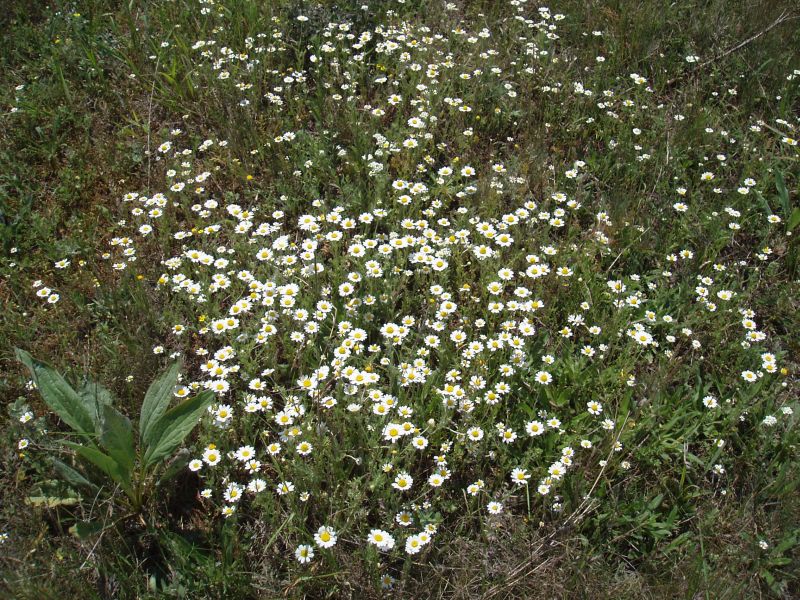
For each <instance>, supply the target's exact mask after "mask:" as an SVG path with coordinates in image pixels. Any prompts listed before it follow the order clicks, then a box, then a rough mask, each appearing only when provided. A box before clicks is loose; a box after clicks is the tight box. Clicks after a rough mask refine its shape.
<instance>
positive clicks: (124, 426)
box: [100, 404, 136, 472]
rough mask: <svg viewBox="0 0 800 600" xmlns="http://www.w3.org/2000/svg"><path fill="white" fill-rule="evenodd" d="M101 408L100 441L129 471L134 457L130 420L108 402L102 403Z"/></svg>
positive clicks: (131, 468)
mask: <svg viewBox="0 0 800 600" xmlns="http://www.w3.org/2000/svg"><path fill="white" fill-rule="evenodd" d="M101 410H102V414H101V417H100V419H101V421H100V443H101V444H102V445H103V447H104V448H105V449H106V451H107V452H108V453H109V454H110V455H111V457H112V458H113V459H114V460H115V461H117V462H118V463H119V464H120V465H121V466H122V467H123V468H124V469H125V470H126V471H129V472H130V471H132V470H133V461H134V460H135V459H136V450H135V448H134V446H133V427H132V426H131V422H130V420H129V419H128V417H126V416H125V415H123V414H122V413H121V412H119V411H118V410H117V409H116V408H114V407H113V406H111V405H110V404H104V405H103V407H102V409H101Z"/></svg>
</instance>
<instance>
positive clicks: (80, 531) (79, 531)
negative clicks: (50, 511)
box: [69, 521, 103, 540]
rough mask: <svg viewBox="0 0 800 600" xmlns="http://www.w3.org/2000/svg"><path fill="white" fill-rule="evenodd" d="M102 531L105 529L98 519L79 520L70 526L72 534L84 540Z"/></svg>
mask: <svg viewBox="0 0 800 600" xmlns="http://www.w3.org/2000/svg"><path fill="white" fill-rule="evenodd" d="M101 531H103V524H102V523H98V522H97V521H78V522H77V523H75V525H73V526H72V527H70V528H69V532H70V533H71V534H72V535H74V536H75V537H77V538H80V539H82V540H85V539H86V538H89V537H92V536H94V535H97V534H98V533H100V532H101Z"/></svg>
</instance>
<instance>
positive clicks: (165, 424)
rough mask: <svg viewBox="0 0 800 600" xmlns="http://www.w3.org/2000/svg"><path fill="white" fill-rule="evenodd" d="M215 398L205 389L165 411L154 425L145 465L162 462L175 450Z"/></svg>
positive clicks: (148, 442)
mask: <svg viewBox="0 0 800 600" xmlns="http://www.w3.org/2000/svg"><path fill="white" fill-rule="evenodd" d="M213 400H214V394H213V393H212V392H211V391H209V390H205V391H204V392H200V393H199V394H198V395H197V396H195V397H194V398H190V399H189V400H186V401H185V402H182V403H181V404H179V405H178V406H176V407H174V408H172V409H170V410H168V411H167V412H165V413H164V414H163V415H162V416H161V418H160V419H158V421H156V422H155V423H154V424H153V425H152V430H151V432H150V436H149V439H148V441H147V444H148V447H147V452H146V453H145V456H144V462H145V466H150V465H153V464H155V463H157V462H160V461H162V460H164V459H165V458H167V457H168V456H169V455H171V454H172V453H173V452H175V450H177V449H178V446H180V445H181V442H183V440H184V439H185V438H186V436H187V435H189V432H190V431H191V430H192V429H194V426H195V425H197V422H198V421H199V420H200V417H202V416H203V414H204V413H205V410H206V408H207V407H208V405H209V404H211V402H212V401H213Z"/></svg>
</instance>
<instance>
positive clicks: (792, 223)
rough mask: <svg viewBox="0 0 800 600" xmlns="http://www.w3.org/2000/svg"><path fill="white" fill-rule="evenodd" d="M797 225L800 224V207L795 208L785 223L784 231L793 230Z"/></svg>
mask: <svg viewBox="0 0 800 600" xmlns="http://www.w3.org/2000/svg"><path fill="white" fill-rule="evenodd" d="M798 225H800V208H795V209H794V211H793V212H792V216H791V217H790V218H789V222H788V223H787V224H786V231H793V230H794V228H795V227H797V226H798Z"/></svg>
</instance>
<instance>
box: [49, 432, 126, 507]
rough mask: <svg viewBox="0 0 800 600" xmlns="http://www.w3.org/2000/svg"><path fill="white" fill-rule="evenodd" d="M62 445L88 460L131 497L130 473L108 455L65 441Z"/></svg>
mask: <svg viewBox="0 0 800 600" xmlns="http://www.w3.org/2000/svg"><path fill="white" fill-rule="evenodd" d="M62 443H63V444H64V445H65V446H67V447H68V448H72V449H73V450H75V452H76V453H77V454H78V456H80V457H81V458H84V459H86V460H88V461H89V462H90V463H92V464H93V465H94V466H96V467H97V468H98V469H100V470H101V471H102V472H103V473H105V474H106V475H108V476H109V477H110V478H111V479H112V480H114V482H116V483H117V484H119V485H120V487H122V489H123V490H125V493H126V494H128V496H132V495H133V489H132V488H131V474H130V472H129V471H126V470H125V469H124V468H123V467H122V465H120V464H119V463H118V462H117V461H115V460H114V459H113V458H111V457H110V456H109V455H108V454H104V453H103V452H101V451H100V450H95V449H94V448H89V447H88V446H83V445H81V444H75V443H73V442H67V441H65V442H62Z"/></svg>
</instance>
